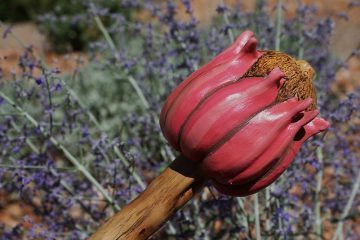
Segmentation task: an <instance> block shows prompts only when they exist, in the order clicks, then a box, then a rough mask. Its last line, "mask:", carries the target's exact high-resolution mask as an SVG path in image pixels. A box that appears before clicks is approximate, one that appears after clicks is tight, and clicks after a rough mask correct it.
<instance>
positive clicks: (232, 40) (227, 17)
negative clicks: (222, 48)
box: [221, 0, 235, 42]
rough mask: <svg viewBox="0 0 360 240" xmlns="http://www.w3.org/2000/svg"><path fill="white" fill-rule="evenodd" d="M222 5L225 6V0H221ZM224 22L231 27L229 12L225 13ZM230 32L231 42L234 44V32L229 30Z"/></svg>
mask: <svg viewBox="0 0 360 240" xmlns="http://www.w3.org/2000/svg"><path fill="white" fill-rule="evenodd" d="M221 4H222V5H224V6H225V2H224V0H221ZM224 21H225V23H226V24H227V25H230V21H229V13H228V12H227V11H225V13H224ZM228 31H229V38H230V42H234V40H235V38H234V33H233V30H232V29H231V28H229V30H228Z"/></svg>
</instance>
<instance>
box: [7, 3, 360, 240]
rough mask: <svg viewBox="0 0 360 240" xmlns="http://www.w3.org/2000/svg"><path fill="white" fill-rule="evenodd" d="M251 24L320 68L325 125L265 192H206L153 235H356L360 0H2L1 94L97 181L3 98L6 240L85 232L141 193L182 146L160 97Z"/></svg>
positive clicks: (359, 224) (267, 40)
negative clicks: (169, 134) (167, 125)
mask: <svg viewBox="0 0 360 240" xmlns="http://www.w3.org/2000/svg"><path fill="white" fill-rule="evenodd" d="M245 29H251V30H252V31H254V32H255V36H256V38H257V39H258V43H259V44H258V45H259V48H260V49H261V48H263V49H275V48H276V46H278V47H279V49H277V50H281V51H284V52H286V53H288V54H290V55H292V56H295V57H298V58H302V59H305V60H307V61H309V62H310V63H311V64H312V66H313V67H314V68H315V69H316V72H317V76H316V80H315V85H316V88H317V90H318V105H319V108H320V109H321V114H322V116H323V117H324V118H326V119H327V120H329V121H330V122H331V128H330V130H329V132H328V133H327V134H326V137H322V138H321V139H320V138H314V139H313V140H311V141H309V142H308V143H307V144H305V146H304V147H303V148H302V151H301V152H300V153H299V155H298V157H297V159H296V160H295V161H294V163H293V164H292V167H291V168H290V169H289V170H288V171H286V173H285V174H284V176H283V177H282V178H281V179H279V181H277V182H276V183H274V184H273V185H272V187H271V188H268V189H267V190H266V191H262V192H260V193H259V194H258V195H254V196H249V197H246V198H231V197H227V196H223V195H221V194H219V193H218V192H216V191H215V190H214V189H212V188H211V186H207V188H205V190H204V191H203V192H202V193H201V194H199V196H197V197H196V198H195V199H194V201H192V202H191V203H190V204H188V205H187V206H186V207H185V208H184V209H183V210H182V211H179V213H178V214H177V215H176V216H174V218H173V219H172V220H171V223H170V224H168V225H166V226H165V227H164V228H163V229H162V230H161V231H159V232H158V234H157V235H156V236H155V237H154V239H189V240H190V239H191V240H192V239H201V240H202V239H223V240H227V239H256V238H257V236H258V235H257V234H258V230H259V229H258V227H256V222H258V223H259V222H260V223H259V226H261V234H262V235H263V236H265V237H266V238H267V239H334V240H335V239H336V238H335V237H334V236H335V231H338V233H339V234H338V236H342V235H343V236H344V238H343V239H360V237H359V236H360V217H359V216H360V205H359V203H360V198H359V197H358V196H357V197H354V198H351V196H354V195H353V193H354V192H355V193H357V192H358V188H359V184H360V183H359V181H360V178H359V176H360V175H359V170H358V169H359V166H360V161H359V156H360V152H359V148H360V143H359V137H358V136H359V128H360V121H359V111H358V110H359V99H360V94H359V93H360V87H359V86H360V58H359V56H360V1H349V0H318V1H309V0H288V1H281V0H278V1H275V0H268V1H266V0H256V1H255V0H254V1H245V0H224V1H223V0H191V1H189V0H153V1H151V0H143V1H141V0H140V1H136V0H94V1H82V0H53V1H48V0H39V1H36V4H35V3H34V1H32V0H1V1H0V37H1V38H0V91H4V92H5V93H6V94H7V96H10V98H11V99H13V100H14V101H15V102H16V104H18V105H19V106H21V107H22V111H27V112H28V113H29V114H30V115H31V116H33V117H34V119H35V120H36V121H37V122H38V123H39V126H42V127H43V128H44V129H45V130H47V131H48V132H50V136H52V137H54V138H55V139H57V140H58V141H59V142H60V143H62V144H63V146H64V147H65V148H66V149H68V150H69V152H70V153H71V154H73V156H75V157H76V158H78V159H76V161H79V162H80V163H81V164H82V165H84V166H85V167H84V168H85V169H86V171H88V172H89V173H90V174H92V175H93V176H94V178H95V179H96V180H95V181H98V183H99V184H98V186H99V185H100V187H94V182H92V181H90V180H89V179H88V178H86V177H84V176H83V174H82V173H80V172H79V171H78V169H76V168H75V167H74V164H73V162H71V161H69V158H68V156H64V155H63V154H62V152H61V151H59V149H58V145H56V144H54V143H53V142H51V143H49V141H48V136H43V135H41V134H39V128H38V127H33V126H31V124H29V121H28V119H25V118H24V117H23V116H24V114H23V113H22V112H20V113H19V112H17V111H16V109H14V108H12V107H11V106H8V104H4V103H5V102H6V101H5V100H4V99H3V98H1V97H0V239H1V240H3V239H4V240H5V239H6V240H7V239H86V238H87V237H88V236H89V235H90V234H91V233H92V232H93V231H94V230H95V229H96V228H97V227H98V225H99V224H101V223H102V222H103V221H104V220H105V219H107V218H108V217H109V216H111V215H112V214H114V212H115V211H116V209H118V208H119V207H122V206H124V205H125V204H126V203H127V202H128V201H130V200H131V199H133V198H134V197H135V196H136V195H137V194H139V193H140V192H141V191H142V189H143V187H144V186H145V185H146V184H148V183H149V182H150V181H151V180H152V179H153V178H154V177H155V176H157V175H158V173H159V172H160V171H162V170H163V169H164V168H165V167H167V166H168V164H169V163H170V162H171V160H172V159H174V154H176V153H174V151H172V150H171V149H170V148H169V146H168V145H167V144H166V142H165V141H164V139H163V138H162V137H161V131H160V129H159V126H158V116H159V112H160V109H161V107H162V104H163V102H164V100H165V98H166V97H167V95H168V94H169V92H170V91H171V90H172V89H174V87H175V86H176V85H177V84H179V82H181V81H182V80H183V79H185V78H186V76H188V75H189V73H191V72H192V71H194V70H195V69H197V68H198V67H199V66H201V65H202V64H204V63H205V62H207V61H209V60H210V59H211V58H212V57H214V56H215V55H216V54H217V53H218V52H220V51H221V50H222V49H224V48H225V47H226V46H228V45H229V43H230V41H231V40H232V38H233V37H234V36H231V35H232V34H234V35H236V34H239V33H240V32H242V31H244V30H245ZM231 31H232V32H231ZM278 33H279V34H278ZM9 80H11V81H9ZM29 141H30V142H29ZM315 148H316V149H317V150H316V151H315ZM114 149H115V150H114ZM318 149H320V150H318ZM356 183H357V185H356ZM104 189H105V190H104ZM211 189H212V190H211ZM104 192H105V193H109V194H110V195H111V196H110V197H108V198H107V197H106V194H105V195H104ZM255 196H256V197H257V196H259V202H260V216H259V215H256V214H255V212H256V211H255V210H254V209H255V207H254V206H255V204H254V199H253V197H255ZM355 196H356V194H355ZM347 205H349V208H348V209H347V208H346V207H345V206H347ZM257 207H259V206H257ZM345 210H346V211H345ZM344 211H345V213H346V214H345V215H344V216H343V215H342V213H344ZM193 216H195V217H193ZM344 221H346V224H345V226H343V225H342V224H343V222H344ZM171 224H172V225H171ZM173 226H176V229H177V230H178V231H177V232H176V231H174V230H173ZM337 229H340V230H337ZM340 232H341V233H342V232H343V233H344V234H340ZM339 239H341V237H339Z"/></svg>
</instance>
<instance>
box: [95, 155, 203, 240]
mask: <svg viewBox="0 0 360 240" xmlns="http://www.w3.org/2000/svg"><path fill="white" fill-rule="evenodd" d="M199 169H200V168H199V167H198V166H196V164H195V163H193V162H192V161H190V160H188V159H185V158H184V157H183V156H180V157H178V158H177V159H175V160H174V161H173V163H172V164H171V165H170V166H169V167H168V168H167V169H165V171H164V172H162V173H161V174H160V175H159V176H158V177H157V178H155V179H154V180H153V181H152V182H151V183H150V185H149V186H148V187H147V188H146V190H145V191H144V192H142V193H141V194H140V195H139V196H138V197H137V198H136V199H134V200H133V201H132V202H131V203H129V204H128V205H126V206H125V207H124V208H123V209H122V210H121V211H120V212H118V213H117V214H115V215H114V216H112V217H111V218H110V219H109V220H108V221H107V222H106V223H105V224H104V225H103V226H101V227H100V228H99V229H98V230H97V231H96V232H95V233H94V234H93V235H92V236H91V237H90V240H113V239H126V240H132V239H147V238H148V237H149V236H151V235H152V234H153V233H154V232H156V231H157V230H158V229H159V228H160V227H161V225H163V224H164V223H165V222H166V220H167V219H169V218H170V217H171V216H172V215H173V214H174V213H175V212H176V211H177V210H178V209H179V208H181V207H182V206H184V205H185V204H186V203H187V202H188V201H189V200H190V199H191V198H192V197H193V196H194V194H195V193H196V192H197V191H198V190H200V189H201V188H202V186H203V184H204V182H205V178H204V177H203V176H202V175H201V173H200V171H199Z"/></svg>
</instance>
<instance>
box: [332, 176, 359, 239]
mask: <svg viewBox="0 0 360 240" xmlns="http://www.w3.org/2000/svg"><path fill="white" fill-rule="evenodd" d="M359 187H360V172H359V171H358V175H357V177H356V181H355V183H354V186H353V188H352V190H351V194H350V197H349V200H348V202H347V203H346V206H345V208H344V211H343V212H342V214H341V217H340V221H339V222H338V224H337V226H336V230H335V234H334V236H333V238H332V240H336V239H338V238H340V236H341V235H342V233H341V232H342V228H343V224H344V222H343V221H344V220H345V219H346V217H347V215H348V214H349V211H350V208H351V206H352V204H353V202H354V200H355V197H356V195H357V193H358V191H359Z"/></svg>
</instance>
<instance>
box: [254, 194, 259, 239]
mask: <svg viewBox="0 0 360 240" xmlns="http://www.w3.org/2000/svg"><path fill="white" fill-rule="evenodd" d="M254 213H255V230H256V239H257V240H261V229H260V214H259V196H258V193H256V194H255V195H254Z"/></svg>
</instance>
